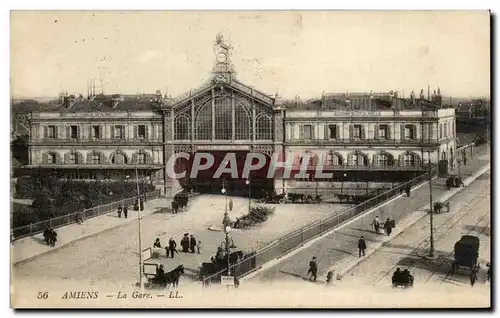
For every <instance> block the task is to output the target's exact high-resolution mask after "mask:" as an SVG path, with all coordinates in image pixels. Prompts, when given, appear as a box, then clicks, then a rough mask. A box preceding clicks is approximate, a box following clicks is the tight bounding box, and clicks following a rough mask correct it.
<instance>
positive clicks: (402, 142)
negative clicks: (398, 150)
mask: <svg viewBox="0 0 500 318" xmlns="http://www.w3.org/2000/svg"><path fill="white" fill-rule="evenodd" d="M296 144H320V145H322V144H335V145H338V144H343V145H348V144H349V145H365V144H379V145H387V144H391V145H392V144H398V145H406V146H410V145H435V144H439V140H437V139H383V138H378V139H366V138H342V139H340V138H338V139H319V138H313V139H287V140H286V141H285V145H296Z"/></svg>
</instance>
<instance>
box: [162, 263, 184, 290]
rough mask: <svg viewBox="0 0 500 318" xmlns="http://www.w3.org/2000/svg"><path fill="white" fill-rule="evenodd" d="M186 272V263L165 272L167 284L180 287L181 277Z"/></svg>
mask: <svg viewBox="0 0 500 318" xmlns="http://www.w3.org/2000/svg"><path fill="white" fill-rule="evenodd" d="M182 274H184V265H179V266H177V267H176V268H175V269H173V270H172V271H170V272H168V273H166V274H165V284H166V286H167V287H168V286H169V285H172V286H173V287H179V278H180V277H181V275H182Z"/></svg>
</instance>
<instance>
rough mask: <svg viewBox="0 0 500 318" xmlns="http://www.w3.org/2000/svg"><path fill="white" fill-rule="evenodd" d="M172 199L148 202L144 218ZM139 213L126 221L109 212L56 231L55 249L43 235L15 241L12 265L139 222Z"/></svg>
mask: <svg viewBox="0 0 500 318" xmlns="http://www.w3.org/2000/svg"><path fill="white" fill-rule="evenodd" d="M170 201H171V199H169V198H159V199H154V200H150V201H147V202H146V204H145V205H144V211H142V216H143V217H145V216H147V215H150V214H152V213H155V212H156V211H158V210H159V209H160V208H163V207H169V206H170ZM137 213H138V212H137V211H134V210H132V209H129V215H128V218H127V219H125V218H124V216H123V214H122V217H121V218H119V217H118V214H117V212H116V211H114V212H109V213H107V214H103V215H100V216H96V217H93V218H89V219H87V220H85V221H84V223H83V224H70V225H68V226H64V227H61V228H58V229H56V231H57V243H56V246H55V247H50V246H48V245H47V244H45V242H44V239H43V234H42V233H40V234H37V235H34V236H30V237H25V238H22V239H19V240H16V241H14V243H13V244H12V245H11V249H10V250H11V263H12V264H16V263H19V262H24V261H28V260H30V259H33V258H34V257H37V256H39V255H42V254H45V253H49V252H52V251H55V250H57V249H59V248H62V247H64V246H67V245H68V244H70V243H72V242H75V241H77V240H81V239H84V238H87V237H90V236H93V235H96V234H99V233H102V232H104V231H107V230H111V229H114V228H116V227H119V226H122V225H124V224H127V223H129V222H132V221H137Z"/></svg>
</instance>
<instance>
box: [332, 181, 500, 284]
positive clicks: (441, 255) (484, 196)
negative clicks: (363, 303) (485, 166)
mask: <svg viewBox="0 0 500 318" xmlns="http://www.w3.org/2000/svg"><path fill="white" fill-rule="evenodd" d="M490 176H491V175H490V173H486V174H484V175H482V176H481V177H480V178H479V179H477V180H476V181H475V182H473V183H472V184H470V185H469V186H468V187H467V188H466V189H464V190H462V192H460V193H459V194H458V195H456V196H455V197H453V198H452V199H451V200H450V205H451V206H453V207H455V208H454V212H453V213H442V214H439V215H435V217H434V246H435V254H436V257H437V259H435V260H429V259H426V258H425V257H424V256H425V255H426V254H427V253H428V251H429V244H430V241H429V229H430V228H429V226H430V225H429V218H428V217H424V218H423V219H421V220H420V221H418V222H416V223H415V224H414V225H413V226H411V227H409V228H408V229H406V230H405V231H404V232H403V233H402V234H401V235H399V236H397V237H395V238H393V239H392V240H391V241H390V242H389V243H388V244H385V245H384V246H383V247H382V248H380V249H379V250H378V251H377V252H376V253H375V254H373V255H371V256H370V257H368V258H367V259H366V260H364V261H362V262H361V263H360V264H359V265H358V266H356V267H354V268H353V269H351V270H350V271H349V272H348V273H346V275H344V277H343V278H342V280H341V281H339V282H338V285H339V287H340V286H344V285H346V286H348V285H353V284H354V285H376V286H377V288H390V285H391V276H392V274H393V273H394V271H395V269H396V268H397V267H400V268H401V270H403V269H405V268H407V269H408V270H409V271H410V273H411V274H412V275H413V276H414V278H415V286H414V288H415V289H419V288H427V287H422V285H425V284H429V285H430V286H434V285H439V286H442V285H447V286H444V287H445V288H448V287H449V285H451V286H453V287H460V288H464V287H468V288H470V284H469V276H468V274H469V272H470V271H468V270H467V269H460V270H459V271H458V272H457V273H456V274H455V275H452V274H451V272H450V271H451V263H452V261H453V248H454V244H455V242H457V241H458V240H459V239H460V237H461V236H462V235H474V236H478V237H479V239H480V242H481V243H480V250H479V263H480V266H481V269H480V271H479V274H478V281H477V282H476V285H475V286H474V288H478V289H484V288H486V289H487V290H489V284H488V283H486V282H485V281H486V270H487V268H486V263H488V262H489V261H490V235H489V227H490V209H491V206H490V192H491V184H490ZM368 248H370V247H369V246H368Z"/></svg>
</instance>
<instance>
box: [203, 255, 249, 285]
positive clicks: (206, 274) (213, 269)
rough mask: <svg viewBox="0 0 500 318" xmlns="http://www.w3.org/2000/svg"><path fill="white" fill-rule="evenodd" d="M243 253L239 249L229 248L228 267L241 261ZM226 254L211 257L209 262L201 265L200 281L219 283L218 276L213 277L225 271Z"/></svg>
mask: <svg viewBox="0 0 500 318" xmlns="http://www.w3.org/2000/svg"><path fill="white" fill-rule="evenodd" d="M243 256H244V253H243V251H241V249H239V248H230V251H229V265H234V264H236V263H238V261H240V260H241V259H243ZM227 264H228V260H227V253H225V254H223V255H216V256H215V257H212V259H211V262H204V263H201V267H200V280H202V281H204V282H207V283H208V282H214V281H220V276H219V275H215V274H217V273H220V272H222V271H224V270H225V269H227Z"/></svg>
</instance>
